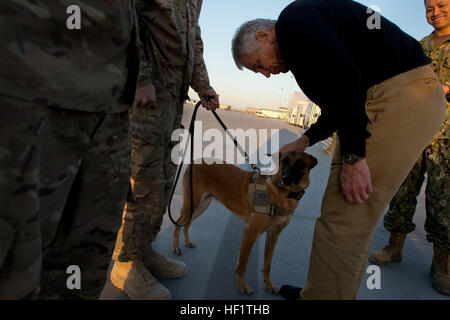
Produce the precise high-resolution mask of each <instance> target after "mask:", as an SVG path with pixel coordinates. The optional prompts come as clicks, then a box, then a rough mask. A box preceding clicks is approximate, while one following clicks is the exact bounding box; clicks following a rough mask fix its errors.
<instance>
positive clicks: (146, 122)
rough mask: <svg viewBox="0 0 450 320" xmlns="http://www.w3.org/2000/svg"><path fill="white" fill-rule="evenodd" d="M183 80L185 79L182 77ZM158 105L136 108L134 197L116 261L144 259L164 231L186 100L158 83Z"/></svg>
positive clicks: (125, 217)
mask: <svg viewBox="0 0 450 320" xmlns="http://www.w3.org/2000/svg"><path fill="white" fill-rule="evenodd" d="M180 79H182V78H180ZM154 84H155V88H156V101H157V102H156V104H157V105H156V106H154V107H148V108H144V107H134V108H133V112H132V117H131V137H132V138H131V139H132V156H131V158H132V168H131V179H130V180H131V187H132V195H131V197H130V198H129V199H128V200H127V203H126V206H125V209H124V213H123V222H122V227H121V229H120V231H119V234H118V236H117V242H116V248H115V249H114V255H113V259H114V260H116V261H122V262H124V261H130V260H140V259H141V258H142V256H143V254H144V251H145V248H146V247H147V245H148V244H149V243H150V242H151V241H154V240H155V239H156V236H157V234H158V232H159V231H160V230H161V224H162V222H163V216H164V213H165V212H166V209H167V205H168V202H169V197H170V192H171V190H172V186H173V182H174V178H175V173H176V169H177V166H176V165H175V164H174V163H173V162H172V159H171V152H172V149H173V147H174V146H175V144H176V142H172V141H171V135H172V132H173V131H174V130H176V129H178V128H180V127H181V118H182V113H183V100H182V99H181V98H180V97H176V96H174V95H172V94H171V93H170V92H169V91H168V90H167V89H166V88H165V87H164V86H163V85H162V84H161V83H160V82H158V81H155V83H154Z"/></svg>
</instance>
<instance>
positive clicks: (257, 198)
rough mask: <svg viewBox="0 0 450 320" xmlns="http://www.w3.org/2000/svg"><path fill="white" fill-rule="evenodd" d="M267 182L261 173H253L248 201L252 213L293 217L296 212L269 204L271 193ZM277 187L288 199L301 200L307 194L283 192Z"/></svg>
mask: <svg viewBox="0 0 450 320" xmlns="http://www.w3.org/2000/svg"><path fill="white" fill-rule="evenodd" d="M265 181H266V178H265V177H264V176H261V174H260V173H259V172H255V173H253V176H252V180H251V181H250V184H249V185H248V193H247V201H248V207H249V209H250V211H254V212H258V213H264V214H268V215H269V216H271V217H275V216H279V217H281V216H289V215H293V214H294V210H287V209H285V208H282V207H280V206H278V205H277V204H275V203H271V202H269V192H268V190H267V185H266V182H265ZM277 187H278V189H279V190H280V192H281V193H282V194H283V195H284V196H285V197H286V198H292V199H295V200H300V199H301V198H302V197H303V195H304V194H305V191H304V190H302V191H299V192H290V191H285V190H283V189H282V188H280V186H279V185H278V186H277Z"/></svg>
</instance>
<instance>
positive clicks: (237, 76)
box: [190, 0, 432, 108]
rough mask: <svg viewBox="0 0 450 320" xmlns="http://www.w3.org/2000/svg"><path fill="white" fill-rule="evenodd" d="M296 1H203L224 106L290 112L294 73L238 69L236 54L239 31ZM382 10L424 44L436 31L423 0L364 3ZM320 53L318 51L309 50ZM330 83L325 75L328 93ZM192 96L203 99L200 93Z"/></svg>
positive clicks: (211, 62) (212, 70)
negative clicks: (233, 43)
mask: <svg viewBox="0 0 450 320" xmlns="http://www.w3.org/2000/svg"><path fill="white" fill-rule="evenodd" d="M291 2H292V1H291V0H226V1H222V0H203V7H202V11H201V15H200V22H199V23H200V27H201V29H202V38H203V42H204V47H205V51H204V59H205V62H206V65H207V67H208V72H209V77H210V82H211V85H212V86H213V87H214V89H215V90H216V91H217V93H218V94H219V95H220V102H221V104H223V105H232V107H233V108H245V107H247V106H251V107H259V108H262V107H267V106H269V107H276V106H279V105H281V106H284V107H286V106H287V104H288V102H289V100H290V99H291V97H292V93H293V92H294V91H299V90H300V89H299V87H298V85H297V83H296V82H295V80H294V79H293V76H292V75H291V73H286V74H280V75H276V76H271V77H270V79H267V78H265V77H264V76H263V75H261V74H255V73H253V72H252V71H249V70H245V69H244V70H243V71H241V70H239V69H237V67H236V65H235V63H234V60H233V58H232V55H231V40H232V38H233V35H234V32H235V30H236V29H237V28H238V27H239V26H240V25H241V24H242V23H244V22H246V21H248V20H252V19H255V18H268V19H275V20H276V19H277V18H278V15H279V14H280V12H281V11H282V10H283V9H284V8H285V7H286V6H287V5H288V4H290V3H291ZM358 2H360V3H362V4H364V5H366V6H372V5H376V6H378V7H379V8H380V9H381V14H382V15H383V16H384V17H386V18H388V19H389V20H391V21H393V22H394V23H395V24H397V25H398V26H399V27H400V28H401V29H402V30H403V31H405V32H406V33H408V34H410V35H411V36H413V37H414V38H415V39H417V40H420V39H421V38H423V37H424V36H426V35H428V34H429V33H430V32H431V31H432V28H431V26H430V25H428V23H427V22H426V19H425V6H424V3H423V0H359V1H358ZM308 49H309V50H314V48H308ZM327 85H331V84H328V83H327V82H326V75H324V88H326V86H327ZM190 97H191V98H193V99H197V98H198V96H197V94H196V93H195V92H193V91H192V89H191V91H190Z"/></svg>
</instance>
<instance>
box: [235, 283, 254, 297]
mask: <svg viewBox="0 0 450 320" xmlns="http://www.w3.org/2000/svg"><path fill="white" fill-rule="evenodd" d="M238 290H239V292H240V293H242V294H245V295H248V296H249V295H251V294H252V293H253V289H252V287H250V286H249V285H248V284H247V283H244V284H243V285H238Z"/></svg>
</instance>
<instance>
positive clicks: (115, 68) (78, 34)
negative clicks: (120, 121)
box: [0, 0, 148, 113]
mask: <svg viewBox="0 0 450 320" xmlns="http://www.w3.org/2000/svg"><path fill="white" fill-rule="evenodd" d="M134 1H135V0H98V1H91V0H70V1H69V0H51V1H49V0H33V1H31V0H1V2H0V47H1V48H2V49H1V51H0V73H1V77H0V94H4V95H9V96H13V97H18V98H21V99H24V100H29V101H35V102H38V103H42V104H45V105H49V106H53V107H60V108H66V109H73V110H79V111H87V112H105V113H115V112H121V111H124V110H126V109H127V108H129V106H130V105H131V104H132V102H133V99H134V94H135V88H136V80H137V73H138V69H139V57H138V55H139V53H138V51H137V50H138V49H139V47H138V44H139V42H138V39H137V35H138V32H137V31H136V30H137V29H136V28H137V22H136V21H137V19H136V17H135V3H134ZM70 5H77V6H79V8H80V9H81V10H80V12H81V14H80V20H81V29H79V30H78V29H73V30H69V28H68V27H67V21H68V18H70V17H71V16H72V12H70V11H69V13H67V11H68V7H69V6H70ZM147 67H148V66H147ZM144 69H145V68H144Z"/></svg>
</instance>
